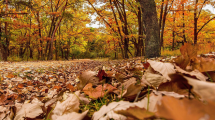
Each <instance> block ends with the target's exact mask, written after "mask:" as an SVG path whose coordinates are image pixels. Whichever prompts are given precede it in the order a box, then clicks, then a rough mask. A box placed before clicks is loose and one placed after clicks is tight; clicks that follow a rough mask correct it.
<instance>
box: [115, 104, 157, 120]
mask: <svg viewBox="0 0 215 120" xmlns="http://www.w3.org/2000/svg"><path fill="white" fill-rule="evenodd" d="M114 112H115V113H117V114H122V115H124V116H127V117H131V118H134V119H138V120H143V119H145V118H148V117H152V116H154V114H153V113H152V112H149V111H147V110H146V109H145V108H139V107H137V106H135V107H130V108H128V109H126V110H119V111H114Z"/></svg>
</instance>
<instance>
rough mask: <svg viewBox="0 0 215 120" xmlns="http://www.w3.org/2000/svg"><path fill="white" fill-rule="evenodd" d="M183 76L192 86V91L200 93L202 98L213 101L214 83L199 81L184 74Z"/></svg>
mask: <svg viewBox="0 0 215 120" xmlns="http://www.w3.org/2000/svg"><path fill="white" fill-rule="evenodd" d="M184 78H185V79H187V81H188V83H189V84H190V85H192V86H193V91H194V92H196V93H197V94H198V95H200V96H201V98H202V99H203V100H212V101H214V102H215V83H211V82H205V81H199V80H196V79H193V78H190V77H186V76H184Z"/></svg>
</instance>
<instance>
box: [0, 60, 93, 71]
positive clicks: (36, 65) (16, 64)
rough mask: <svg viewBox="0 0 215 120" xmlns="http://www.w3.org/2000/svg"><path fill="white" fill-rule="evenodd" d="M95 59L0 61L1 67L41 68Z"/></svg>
mask: <svg viewBox="0 0 215 120" xmlns="http://www.w3.org/2000/svg"><path fill="white" fill-rule="evenodd" d="M89 61H93V60H91V59H74V60H68V61H62V60H61V61H24V62H0V69H5V68H8V69H16V68H17V67H19V68H20V67H21V68H29V67H34V68H40V67H50V66H53V67H55V66H61V65H69V64H71V63H77V62H89Z"/></svg>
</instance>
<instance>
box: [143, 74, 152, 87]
mask: <svg viewBox="0 0 215 120" xmlns="http://www.w3.org/2000/svg"><path fill="white" fill-rule="evenodd" d="M141 85H142V86H147V85H148V86H152V85H151V84H150V83H149V82H148V81H147V80H146V78H145V75H143V76H142V79H141Z"/></svg>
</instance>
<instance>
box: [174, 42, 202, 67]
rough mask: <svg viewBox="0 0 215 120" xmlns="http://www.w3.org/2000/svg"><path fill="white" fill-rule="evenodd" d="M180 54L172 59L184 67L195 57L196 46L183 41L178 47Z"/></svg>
mask: <svg viewBox="0 0 215 120" xmlns="http://www.w3.org/2000/svg"><path fill="white" fill-rule="evenodd" d="M180 51H181V54H182V55H181V56H179V57H177V58H175V59H174V61H175V63H176V65H178V66H179V67H181V68H182V69H186V67H187V65H188V64H189V63H190V61H191V60H194V59H195V58H196V57H197V51H198V46H197V45H195V46H193V45H192V44H190V43H185V44H184V45H183V46H181V48H180Z"/></svg>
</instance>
